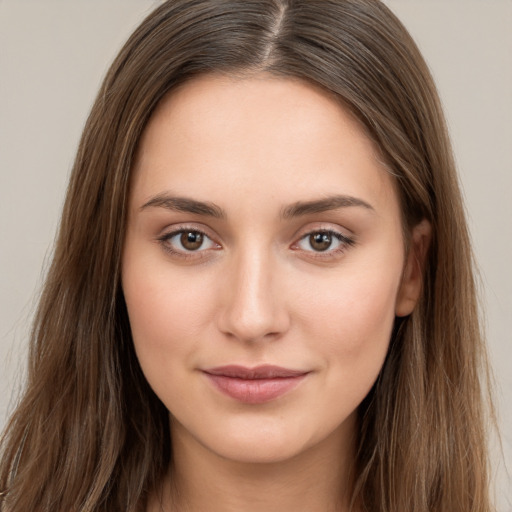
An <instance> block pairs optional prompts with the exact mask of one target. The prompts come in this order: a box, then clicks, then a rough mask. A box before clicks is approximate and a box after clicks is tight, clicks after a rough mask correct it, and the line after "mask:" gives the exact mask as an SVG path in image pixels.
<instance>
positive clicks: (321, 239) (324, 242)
mask: <svg viewBox="0 0 512 512" xmlns="http://www.w3.org/2000/svg"><path fill="white" fill-rule="evenodd" d="M309 243H310V244H311V247H312V248H313V249H314V250H315V251H326V250H327V249H329V247H330V246H331V244H332V235H330V234H329V233H313V234H312V235H310V236H309Z"/></svg>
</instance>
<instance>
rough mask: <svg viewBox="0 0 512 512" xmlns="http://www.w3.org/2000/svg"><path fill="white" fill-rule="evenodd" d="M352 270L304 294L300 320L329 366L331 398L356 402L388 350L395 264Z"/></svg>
mask: <svg viewBox="0 0 512 512" xmlns="http://www.w3.org/2000/svg"><path fill="white" fill-rule="evenodd" d="M352 270H353V269H351V272H350V273H347V274H346V275H344V276H343V277H342V278H341V277H340V279H338V280H336V279H335V280H333V281H332V283H331V284H330V286H326V287H324V292H323V293H321V294H319V293H315V294H311V296H309V297H308V296H304V300H303V304H302V307H301V311H302V315H301V322H302V324H303V326H304V327H303V328H304V330H306V331H307V339H309V340H311V343H312V347H313V348H314V350H316V351H319V352H320V354H321V358H322V361H323V365H324V366H325V367H326V368H328V369H329V371H328V372H326V374H325V375H326V376H327V378H328V382H327V383H326V387H327V388H328V389H332V390H333V393H334V394H335V399H339V398H342V400H343V401H344V402H345V403H347V404H348V403H350V404H351V406H352V407H357V405H359V403H360V402H361V401H362V399H363V398H364V397H365V396H366V394H367V393H368V392H369V390H370V388H371V386H372V385H373V383H374V382H375V379H376V378H377V376H378V374H379V372H380V370H381V368H382V365H383V363H384V359H385V357H386V354H387V351H388V347H389V342H390V338H391V333H392V329H393V324H394V320H395V299H396V294H397V289H398V283H399V280H400V274H401V272H400V271H401V267H400V266H399V265H396V264H395V265H394V266H390V267H388V269H387V270H388V271H387V273H386V272H382V269H376V268H374V269H371V270H370V269H364V271H361V272H356V271H355V270H354V271H352ZM348 274H349V275H348ZM308 288H309V289H311V287H308ZM316 290H317V291H318V288H316ZM313 295H314V296H313ZM336 393H338V394H337V395H336Z"/></svg>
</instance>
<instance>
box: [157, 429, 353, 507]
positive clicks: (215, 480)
mask: <svg viewBox="0 0 512 512" xmlns="http://www.w3.org/2000/svg"><path fill="white" fill-rule="evenodd" d="M350 427H351V428H349V429H348V428H347V425H344V426H343V427H342V428H343V429H344V430H345V435H342V434H343V433H342V432H339V431H336V432H334V433H333V434H332V435H331V436H329V437H328V438H327V439H324V440H323V441H321V442H320V443H319V444H317V445H315V446H313V447H311V448H309V449H308V450H306V451H304V452H302V453H300V454H298V455H296V456H294V457H292V458H289V459H287V460H281V461H273V462H258V463H248V462H239V461H233V460H229V459H226V458H223V457H221V456H219V455H218V454H216V453H213V452H212V451H210V450H209V449H208V448H206V447H205V446H203V445H201V444H200V443H198V442H197V441H196V440H195V439H193V438H191V437H190V436H189V435H188V433H187V432H186V431H185V430H184V429H182V428H180V427H179V426H174V428H173V429H172V430H173V466H172V468H171V471H170V476H169V478H168V479H167V480H166V483H165V486H164V490H163V491H162V496H161V500H159V501H161V503H162V504H163V505H164V506H163V507H162V508H158V509H157V508H156V507H155V510H162V509H163V510H164V511H165V512H175V511H180V512H198V511H204V510H208V511H209V512H221V511H222V512H239V511H240V510H243V511H244V512H288V511H290V512H291V511H293V512H296V511H297V510H308V511H310V512H316V511H318V512H346V511H348V510H349V506H348V504H349V501H350V491H351V487H352V486H351V468H352V465H353V461H354V445H355V443H354V440H353V436H352V432H354V429H353V425H351V426H350ZM348 432H350V435H346V434H347V433H348ZM159 506H160V505H159ZM151 510H153V509H151Z"/></svg>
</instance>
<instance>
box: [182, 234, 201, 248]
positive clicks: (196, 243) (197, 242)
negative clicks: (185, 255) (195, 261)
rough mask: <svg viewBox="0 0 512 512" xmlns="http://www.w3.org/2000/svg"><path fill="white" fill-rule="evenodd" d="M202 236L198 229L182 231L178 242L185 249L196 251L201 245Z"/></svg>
mask: <svg viewBox="0 0 512 512" xmlns="http://www.w3.org/2000/svg"><path fill="white" fill-rule="evenodd" d="M203 240H204V236H203V234H202V233H199V232H198V231H184V232H183V233H182V234H181V236H180V242H181V245H182V246H183V248H184V249H186V250H187V251H196V250H197V249H199V248H200V247H201V246H202V245H203Z"/></svg>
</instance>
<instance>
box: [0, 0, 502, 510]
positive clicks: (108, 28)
mask: <svg viewBox="0 0 512 512" xmlns="http://www.w3.org/2000/svg"><path fill="white" fill-rule="evenodd" d="M157 3H158V2H156V1H154V0H153V1H151V0H73V1H69V0H0V248H1V250H0V428H1V427H2V425H3V424H4V422H5V419H6V415H7V413H8V411H9V410H11V409H12V404H13V401H14V400H15V397H16V393H17V392H18V390H19V387H20V385H21V383H22V378H23V377H22V375H23V368H24V361H25V349H26V339H27V334H28V330H29V327H28V326H29V323H30V318H31V315H32V313H33V310H34V304H35V300H36V297H37V293H38V291H39V289H40V286H41V281H42V275H43V273H44V268H45V265H46V264H47V262H48V257H49V254H50V252H51V245H52V240H53V237H54V232H55V229H56V226H57V222H58V216H59V212H60V208H61V205H62V202H63V195H64V191H65V187H66V181H67V177H68V173H69V170H70V168H71V165H72V161H73V156H74V152H75V149H76V145H77V141H78V138H79V135H80V132H81V129H82V126H83V123H84V121H85V118H86V115H87V112H88V109H89V108H90V106H91V103H92V101H93V98H94V95H95V93H96V91H97V88H98V86H99V83H100V81H101V78H102V76H103V75H104V73H105V71H106V69H107V66H108V64H109V63H110V61H111V60H112V58H113V56H114V55H115V53H116V51H117V50H118V49H119V48H120V45H121V44H122V42H123V41H124V39H125V38H126V37H127V36H128V34H129V33H130V32H131V31H132V29H133V28H134V27H135V26H136V25H137V24H138V22H139V21H140V20H141V19H142V17H143V16H144V15H145V14H146V13H148V12H149V11H150V10H151V9H152V8H153V7H154V6H155V5H156V4H157ZM387 4H388V5H390V6H391V8H392V9H393V10H394V11H395V12H396V13H397V14H398V16H399V17H400V18H401V19H402V21H403V22H404V23H405V24H406V26H407V27H408V28H409V30H410V31H411V33H412V34H413V36H414V37H415V38H416V40H417V42H418V43H419V46H420V48H421V49H422V51H423V52H424V55H425V57H426V59H427V61H428V62H429V64H430V66H431V68H432V71H433V74H434V76H435V78H436V80H437V83H438V86H439V89H440V93H441V97H442V99H443V102H444V105H445V108H446V113H447V117H448V121H449V125H450V128H451V133H452V137H453V143H454V147H455V153H456V157H457V161H458V164H459V169H460V174H461V180H462V183H463V187H464V191H465V195H466V202H467V208H468V212H469V218H470V223H471V230H472V234H473V240H474V245H475V250H476V253H477V258H478V261H479V263H480V267H481V277H482V284H483V292H482V296H483V299H484V302H485V304H486V311H487V323H488V333H489V345H490V351H491V356H492V362H493V365H494V368H495V373H496V380H497V390H498V398H499V405H500V415H501V429H502V437H503V448H504V452H505V461H507V464H508V467H509V472H512V410H511V409H512V370H511V369H510V366H511V363H510V361H511V360H512V335H511V334H510V317H511V316H512V270H511V266H512V200H511V197H510V196H511V194H512V0H388V1H387ZM495 466H496V471H497V473H498V474H497V476H496V482H497V487H498V489H497V495H498V501H499V510H500V512H505V511H506V512H509V511H512V496H511V494H512V493H511V491H510V489H511V488H512V484H511V483H510V482H511V481H510V477H508V478H507V477H506V472H505V470H504V466H505V462H503V461H501V462H500V459H499V457H496V464H495Z"/></svg>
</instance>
